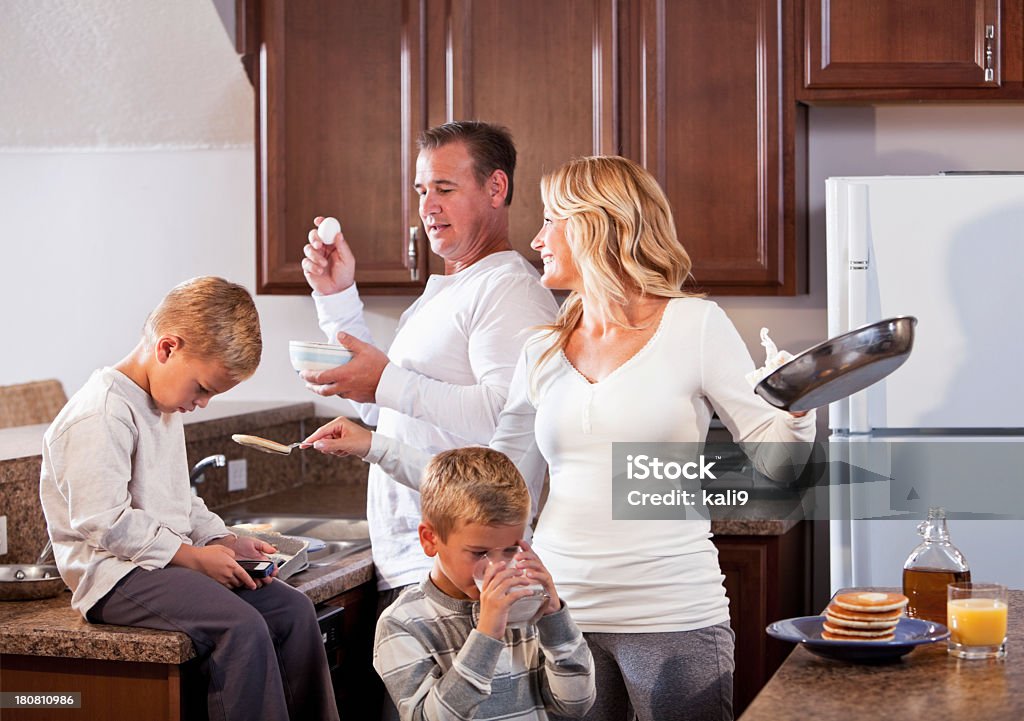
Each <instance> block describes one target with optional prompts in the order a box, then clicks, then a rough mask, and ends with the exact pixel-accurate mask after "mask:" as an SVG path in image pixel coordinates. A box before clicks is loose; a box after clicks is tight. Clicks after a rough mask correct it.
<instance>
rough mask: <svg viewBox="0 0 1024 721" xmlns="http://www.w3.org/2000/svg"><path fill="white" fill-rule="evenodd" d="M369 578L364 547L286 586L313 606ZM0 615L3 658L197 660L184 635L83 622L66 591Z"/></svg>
mask: <svg viewBox="0 0 1024 721" xmlns="http://www.w3.org/2000/svg"><path fill="white" fill-rule="evenodd" d="M373 575H374V574H373V555H372V553H371V551H370V549H365V550H363V551H360V552H358V553H355V554H353V555H351V556H349V557H348V558H346V559H344V560H343V561H341V562H339V563H338V564H337V565H336V566H333V567H330V568H323V569H311V570H309V571H304V572H303V573H300V574H298V575H297V576H296V577H295V578H296V579H297V580H298V583H293V584H291V585H292V586H293V587H294V588H296V589H298V590H299V591H302V592H303V593H304V594H306V596H307V597H308V598H309V599H310V600H311V601H312V602H313V603H314V604H317V603H322V602H323V601H326V600H328V599H329V598H332V597H334V596H337V595H338V594H341V593H344V592H345V591H348V590H351V589H353V588H356V587H357V586H360V585H362V584H364V583H367V582H368V581H371V580H372V579H373ZM15 604H16V605H15ZM4 611H8V613H4ZM18 611H22V612H21V613H19V612H18ZM0 616H6V617H5V618H3V619H2V620H0V654H3V655H24V656H40V657H53V658H84V659H93V660H101V661H128V662H136V663H165V664H181V663H185V662H186V661H189V660H190V659H193V658H195V657H196V653H195V649H194V647H193V645H192V641H191V639H189V637H188V636H187V635H185V634H184V633H178V632H175V631H157V630H152V629H146V628H138V627H133V626H108V625H103V624H95V625H94V624H90V623H88V622H86V621H85V619H83V618H82V617H81V615H79V613H78V612H77V611H75V610H74V609H72V608H71V594H70V593H68V592H64V593H62V594H61V595H60V596H57V597H56V598H52V599H46V600H43V601H4V602H2V604H0ZM47 620H48V621H49V623H45V622H44V621H47Z"/></svg>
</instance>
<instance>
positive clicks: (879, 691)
mask: <svg viewBox="0 0 1024 721" xmlns="http://www.w3.org/2000/svg"><path fill="white" fill-rule="evenodd" d="M888 590H892V589H888ZM1022 653H1024V591H1010V614H1009V629H1008V640H1007V656H1006V658H1005V659H1002V660H981V661H965V660H961V659H956V658H953V657H952V656H950V655H949V654H947V653H946V642H945V641H940V642H938V643H934V644H929V645H927V646H923V647H919V648H917V649H916V650H915V651H912V652H910V653H909V654H907V655H906V656H904V657H903V658H902V659H900V660H899V661H895V662H893V663H885V664H877V665H872V664H854V663H844V662H841V661H835V660H831V659H826V658H821V657H819V656H815V655H814V654H812V653H811V652H810V651H808V650H807V649H805V648H803V647H797V648H796V649H794V650H793V653H792V654H790V656H789V658H787V659H786V661H785V662H784V663H783V664H782V666H781V667H780V668H779V670H778V672H776V674H775V675H774V676H773V677H772V679H771V681H769V683H768V685H767V686H765V687H764V689H762V691H761V693H760V694H759V695H758V696H757V698H756V699H754V702H753V703H752V704H751V705H750V706H749V708H748V709H747V711H746V713H744V714H743V716H742V717H741V719H740V721H780V719H810V718H813V719H815V721H833V720H835V721H839V720H840V719H841V720H842V721H860V720H861V719H864V720H865V721H867V720H868V719H900V720H901V721H917V720H918V719H920V720H921V721H943V720H944V719H948V720H949V721H968V720H970V721H1020V719H1024V663H1021V661H1020V658H1021V654H1022Z"/></svg>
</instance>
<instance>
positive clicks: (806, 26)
mask: <svg viewBox="0 0 1024 721" xmlns="http://www.w3.org/2000/svg"><path fill="white" fill-rule="evenodd" d="M801 2H802V12H800V13H799V21H800V29H799V35H800V36H801V37H802V42H803V48H802V55H803V68H802V72H801V73H800V75H799V76H798V78H799V79H798V83H797V85H798V90H797V97H798V99H801V100H808V101H816V100H825V101H827V100H846V101H849V100H858V101H870V100H878V101H885V100H914V99H917V100H982V99H989V100H1022V99H1024V86H1022V81H1024V54H1022V46H1024V27H1022V25H1024V2H1021V0H801Z"/></svg>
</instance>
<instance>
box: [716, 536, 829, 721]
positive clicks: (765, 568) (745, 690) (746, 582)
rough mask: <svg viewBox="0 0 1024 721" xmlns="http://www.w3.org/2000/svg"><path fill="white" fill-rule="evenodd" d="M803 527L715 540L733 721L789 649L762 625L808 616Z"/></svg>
mask: <svg viewBox="0 0 1024 721" xmlns="http://www.w3.org/2000/svg"><path fill="white" fill-rule="evenodd" d="M806 526H807V523H804V522H801V523H798V524H797V525H796V526H794V527H793V528H792V529H790V530H789V531H788V532H787V533H785V534H782V535H780V536H715V537H714V539H713V540H714V543H715V547H716V548H718V562H719V564H720V565H721V567H722V573H723V574H724V575H725V592H726V594H727V595H728V596H729V616H730V622H731V623H732V629H733V631H734V632H735V633H736V652H735V659H736V672H735V675H734V676H733V710H734V712H735V715H736V717H737V718H738V717H739V716H740V714H742V713H743V710H744V709H746V707H747V706H748V705H750V702H751V701H753V700H754V697H755V696H756V695H757V693H758V692H759V691H760V690H761V688H762V687H763V686H764V685H765V684H766V683H768V679H770V678H771V677H772V674H773V673H775V671H776V669H778V667H779V666H780V665H781V664H782V662H783V661H784V660H785V659H786V656H787V655H788V654H789V652H790V651H791V650H792V646H791V645H790V644H786V643H782V642H781V641H777V640H775V639H773V638H770V637H769V636H768V634H766V633H765V627H766V626H767V625H768V624H769V623H771V622H773V621H778V620H779V619H783V618H792V617H794V616H803V615H807V614H808V613H809V611H808V604H809V594H808V587H807V578H808V574H807V573H806V572H805V569H806V559H807V558H808V554H807V549H806V544H807V536H806V533H807V532H806Z"/></svg>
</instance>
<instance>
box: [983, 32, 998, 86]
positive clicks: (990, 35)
mask: <svg viewBox="0 0 1024 721" xmlns="http://www.w3.org/2000/svg"><path fill="white" fill-rule="evenodd" d="M995 37H996V28H995V25H986V26H985V82H986V83H991V82H992V81H993V80H995V69H994V68H993V67H992V59H993V56H994V55H995V50H994V47H993V46H994V45H995Z"/></svg>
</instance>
